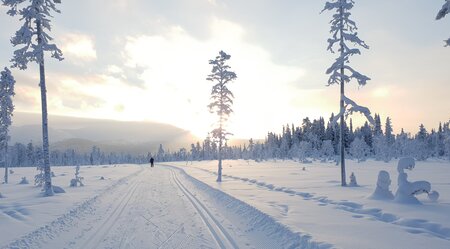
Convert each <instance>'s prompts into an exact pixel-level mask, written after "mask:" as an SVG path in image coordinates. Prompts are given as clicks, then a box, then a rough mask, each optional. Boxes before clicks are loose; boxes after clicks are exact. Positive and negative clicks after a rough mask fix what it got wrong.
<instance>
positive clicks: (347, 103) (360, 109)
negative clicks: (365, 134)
mask: <svg viewBox="0 0 450 249" xmlns="http://www.w3.org/2000/svg"><path fill="white" fill-rule="evenodd" d="M342 98H343V99H344V103H345V108H344V109H342V110H341V112H339V113H338V114H337V115H336V116H335V117H334V118H333V121H332V122H333V124H335V123H336V122H337V121H338V120H339V118H341V116H342V115H344V117H345V118H347V117H348V116H349V115H351V114H353V113H354V112H359V113H361V114H363V115H364V116H365V117H366V118H367V120H368V121H369V122H370V124H372V125H374V124H375V120H374V119H373V117H372V115H371V113H370V110H369V108H367V107H364V106H360V105H358V104H356V102H355V101H353V100H351V99H349V98H348V97H346V96H345V95H343V96H342ZM349 106H350V108H348V107H349Z"/></svg>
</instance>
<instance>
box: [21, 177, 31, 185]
mask: <svg viewBox="0 0 450 249" xmlns="http://www.w3.org/2000/svg"><path fill="white" fill-rule="evenodd" d="M19 184H30V182H29V181H28V180H27V178H26V177H25V176H24V177H22V180H20V182H19Z"/></svg>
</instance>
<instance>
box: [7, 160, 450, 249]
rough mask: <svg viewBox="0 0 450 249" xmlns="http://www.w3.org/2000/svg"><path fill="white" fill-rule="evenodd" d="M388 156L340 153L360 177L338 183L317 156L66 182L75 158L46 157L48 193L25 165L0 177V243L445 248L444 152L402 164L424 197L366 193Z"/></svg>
mask: <svg viewBox="0 0 450 249" xmlns="http://www.w3.org/2000/svg"><path fill="white" fill-rule="evenodd" d="M396 166H397V162H396V161H393V162H391V163H383V162H375V161H368V162H364V163H356V162H352V161H348V168H347V170H348V175H349V174H350V173H351V172H354V173H355V175H356V178H357V181H358V184H359V185H360V186H359V187H345V188H343V187H340V183H339V182H338V179H339V169H340V168H339V167H337V166H335V165H334V164H329V163H312V164H300V163H297V162H294V161H277V162H274V161H269V162H261V163H257V162H254V161H245V160H237V161H224V171H223V173H224V177H223V182H222V183H217V182H216V181H215V179H216V175H215V172H216V167H217V161H202V162H193V163H189V164H186V163H185V162H173V163H164V164H157V165H156V167H155V168H150V167H148V165H145V166H140V165H119V166H114V165H113V166H99V167H81V176H82V177H84V183H85V186H84V187H76V188H71V187H68V186H69V182H70V179H72V178H73V175H74V172H75V167H53V168H52V170H53V171H54V173H55V177H54V178H53V182H54V184H55V185H57V186H61V187H63V188H64V189H65V190H66V192H67V193H65V194H58V195H56V196H54V197H41V196H40V194H39V189H38V188H36V187H34V186H33V184H32V181H31V180H32V179H33V176H34V174H35V172H36V171H35V169H34V168H14V169H13V170H14V174H12V175H11V176H10V183H9V184H2V185H0V187H1V188H0V192H1V193H2V194H3V195H4V196H5V198H1V199H0V248H374V249H375V248H376V249H381V248H443V249H444V248H450V215H448V214H449V213H450V180H449V179H450V163H449V162H441V161H427V162H416V167H415V168H414V169H413V170H412V171H406V172H407V173H408V176H409V178H408V180H409V181H418V180H426V181H429V182H431V184H432V186H431V187H432V190H436V191H438V192H439V194H440V197H439V199H438V201H436V202H433V201H430V200H428V198H427V196H426V195H425V194H422V195H419V200H420V201H421V202H422V204H421V205H410V204H409V205H408V204H401V203H397V202H395V201H391V200H373V199H370V198H368V197H369V196H370V195H371V194H372V193H373V191H374V190H375V186H376V182H377V175H378V172H379V171H380V170H386V171H388V172H389V173H390V176H391V180H392V184H391V190H392V192H393V193H394V194H395V191H396V189H397V175H398V173H397V167H396ZM303 167H305V169H304V170H303ZM23 176H26V177H27V179H29V180H30V183H31V184H28V185H20V184H18V182H20V179H21V178H22V177H23ZM102 176H103V177H104V178H105V180H100V178H101V177H102Z"/></svg>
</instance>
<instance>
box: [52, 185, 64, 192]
mask: <svg viewBox="0 0 450 249" xmlns="http://www.w3.org/2000/svg"><path fill="white" fill-rule="evenodd" d="M52 187H53V193H55V194H62V193H65V192H66V191H65V190H64V189H63V188H61V187H59V186H55V185H53V186H52Z"/></svg>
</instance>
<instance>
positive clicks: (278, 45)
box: [0, 0, 450, 138]
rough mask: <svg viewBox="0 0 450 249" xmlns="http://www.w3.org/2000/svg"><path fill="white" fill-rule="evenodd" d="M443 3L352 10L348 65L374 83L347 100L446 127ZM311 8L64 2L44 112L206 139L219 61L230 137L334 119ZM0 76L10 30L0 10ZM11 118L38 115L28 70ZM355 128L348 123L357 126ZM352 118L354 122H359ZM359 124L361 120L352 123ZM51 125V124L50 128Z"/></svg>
mask: <svg viewBox="0 0 450 249" xmlns="http://www.w3.org/2000/svg"><path fill="white" fill-rule="evenodd" d="M443 2H444V1H429V0H396V1H392V0H378V1H373V0H356V5H355V7H354V8H353V10H352V17H353V19H354V20H355V21H356V23H357V25H358V27H359V31H358V34H359V36H360V38H361V39H363V40H365V41H366V43H367V44H368V45H369V46H370V49H369V50H365V51H362V55H361V56H357V57H354V58H352V61H351V64H352V66H353V67H354V68H355V69H357V70H359V71H360V72H361V73H363V74H366V75H368V76H369V77H371V78H372V80H371V81H370V82H369V83H368V85H367V86H365V87H362V88H358V87H357V84H356V83H355V82H352V83H350V84H347V89H348V90H347V94H346V95H347V96H349V97H350V98H352V99H354V100H356V101H357V102H358V103H359V104H361V105H365V106H368V107H369V108H370V109H371V110H372V112H376V113H380V114H381V117H382V119H383V122H384V120H385V118H386V116H390V117H391V118H392V120H393V125H394V130H395V131H396V132H398V131H399V129H400V128H401V127H403V128H405V129H406V130H407V131H410V132H413V133H415V132H416V131H417V130H418V126H419V124H420V123H424V124H425V126H426V127H427V128H428V129H429V130H430V129H431V128H435V127H437V125H438V123H439V121H448V120H449V118H450V93H449V92H450V89H449V84H450V76H449V72H450V69H449V68H450V67H449V61H450V48H448V47H447V48H444V47H443V44H444V42H443V40H444V39H447V38H449V36H450V17H446V18H444V19H442V20H440V21H436V20H435V16H436V14H437V12H438V10H439V9H440V7H441V6H442V4H443ZM323 5H324V1H318V0H226V1H225V0H223V1H221V0H160V1H154V0H95V1H93V0H77V1H74V0H72V1H70V0H63V1H62V4H61V5H60V6H59V7H60V9H61V11H62V13H61V14H55V18H54V19H53V30H52V34H53V37H54V38H55V43H56V44H57V45H58V46H59V47H60V48H61V49H62V50H63V53H64V57H65V60H64V61H62V62H57V61H55V60H52V59H47V64H46V70H47V71H46V73H47V84H48V98H49V106H48V109H49V112H50V113H51V114H58V115H70V116H80V117H91V118H107V119H116V120H136V121H139V120H151V121H157V122H163V123H169V124H173V125H176V126H178V127H181V128H184V129H187V130H190V131H192V132H193V133H194V134H195V135H197V136H200V137H204V136H205V135H206V134H207V132H208V131H209V130H210V129H211V124H212V123H213V122H214V120H215V117H214V116H213V115H212V114H210V113H209V112H208V110H207V105H208V103H209V94H210V90H211V86H212V84H211V82H209V81H206V80H205V78H206V76H207V75H208V74H209V73H210V69H211V67H210V65H209V64H208V60H209V59H213V58H214V57H215V56H216V55H217V54H218V52H219V51H220V50H224V51H225V52H227V53H228V54H230V55H231V60H230V62H229V64H230V66H231V67H232V69H233V70H234V71H235V72H236V74H237V75H238V79H237V80H236V81H235V82H234V83H232V84H231V85H230V89H231V90H232V91H233V93H234V95H235V104H234V106H233V109H234V114H233V115H232V117H231V118H230V124H229V130H230V131H231V132H233V133H234V134H235V137H238V138H249V137H253V138H262V137H264V135H265V134H266V133H267V132H268V131H279V130H280V127H281V125H283V124H286V123H295V124H300V123H301V120H302V119H303V118H305V117H306V116H309V117H310V118H317V117H319V116H324V117H325V118H328V117H329V115H330V114H331V113H332V112H334V113H336V112H337V111H338V109H339V106H338V105H339V88H338V86H331V87H326V86H325V85H326V82H327V79H328V76H327V75H326V74H325V70H326V69H327V68H328V67H329V66H330V65H331V64H332V63H333V61H334V57H335V55H331V54H330V53H329V52H328V51H326V47H327V42H326V40H327V38H328V36H329V23H328V22H329V20H330V18H331V13H326V12H325V13H322V14H320V11H321V10H322V8H323ZM0 10H1V12H2V13H1V14H0V23H1V28H0V48H1V50H0V65H5V66H6V65H9V64H10V63H9V62H8V61H9V59H10V58H11V55H12V52H13V48H12V47H11V45H10V43H9V39H10V37H11V36H12V34H13V33H14V32H15V30H17V29H18V28H19V25H20V23H19V21H18V20H17V19H16V18H11V17H9V16H7V15H6V8H5V7H3V6H2V7H0ZM13 73H14V75H15V77H16V79H17V85H16V97H15V100H14V101H15V105H16V110H17V111H26V112H39V111H40V94H39V88H38V69H37V67H36V66H32V67H29V69H28V70H27V71H25V72H19V71H18V70H16V69H14V70H13ZM355 118H356V119H358V116H356V117H355ZM359 118H360V117H359ZM360 119H361V118H360ZM50 125H51V120H50Z"/></svg>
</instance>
